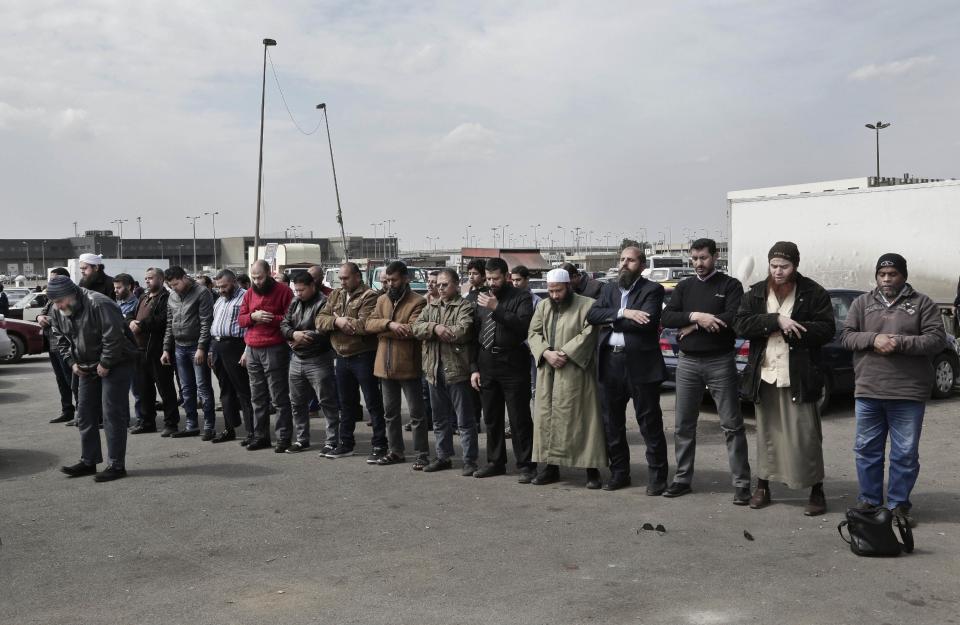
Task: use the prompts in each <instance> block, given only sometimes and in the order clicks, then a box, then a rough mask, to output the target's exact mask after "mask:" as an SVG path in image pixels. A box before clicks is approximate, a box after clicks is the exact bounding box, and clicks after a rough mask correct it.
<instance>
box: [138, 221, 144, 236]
mask: <svg viewBox="0 0 960 625" xmlns="http://www.w3.org/2000/svg"><path fill="white" fill-rule="evenodd" d="M142 222H143V217H137V238H138V239H142V238H143V227H142V225H143V224H142Z"/></svg>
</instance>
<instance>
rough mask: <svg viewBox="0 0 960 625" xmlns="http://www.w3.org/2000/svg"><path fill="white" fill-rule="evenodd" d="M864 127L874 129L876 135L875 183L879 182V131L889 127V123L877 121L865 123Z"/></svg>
mask: <svg viewBox="0 0 960 625" xmlns="http://www.w3.org/2000/svg"><path fill="white" fill-rule="evenodd" d="M866 127H867V128H869V129H870V130H872V131H874V133H875V134H876V136H877V184H879V183H880V131H881V130H883V129H884V128H889V127H890V124H885V123H883V122H881V121H878V122H877V123H876V124H866Z"/></svg>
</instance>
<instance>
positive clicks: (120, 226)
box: [110, 219, 130, 259]
mask: <svg viewBox="0 0 960 625" xmlns="http://www.w3.org/2000/svg"><path fill="white" fill-rule="evenodd" d="M125 221H130V220H129V219H114V220H113V221H111V222H110V223H112V224H117V229H118V230H119V232H120V235H119V238H118V239H117V240H118V241H119V244H118V245H117V257H118V258H120V259H123V222H125Z"/></svg>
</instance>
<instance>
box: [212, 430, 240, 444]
mask: <svg viewBox="0 0 960 625" xmlns="http://www.w3.org/2000/svg"><path fill="white" fill-rule="evenodd" d="M235 440H237V433H236V432H234V431H233V430H224V431H222V432H220V433H219V434H217V435H216V436H214V437H213V440H212V441H210V442H212V443H226V442H227V441H235Z"/></svg>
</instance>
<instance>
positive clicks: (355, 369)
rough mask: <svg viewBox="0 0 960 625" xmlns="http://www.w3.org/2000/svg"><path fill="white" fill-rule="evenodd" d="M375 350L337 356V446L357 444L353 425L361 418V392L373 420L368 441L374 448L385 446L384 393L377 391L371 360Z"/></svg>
mask: <svg viewBox="0 0 960 625" xmlns="http://www.w3.org/2000/svg"><path fill="white" fill-rule="evenodd" d="M376 358H377V352H376V351H369V352H363V353H360V354H356V355H354V356H337V364H336V372H337V393H338V394H339V395H340V446H341V447H345V448H347V449H353V448H354V446H355V445H356V441H355V439H354V435H353V433H354V429H355V427H356V424H357V421H361V420H362V419H363V410H362V409H361V408H360V393H361V392H362V393H363V401H364V403H365V404H366V406H367V411H368V412H369V413H370V420H371V421H372V422H373V437H372V438H371V439H370V444H371V446H372V447H373V448H374V449H386V448H387V422H386V420H385V418H384V415H383V396H382V395H381V394H380V381H379V380H378V379H377V378H376V377H374V375H373V363H374V361H375V360H376Z"/></svg>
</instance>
